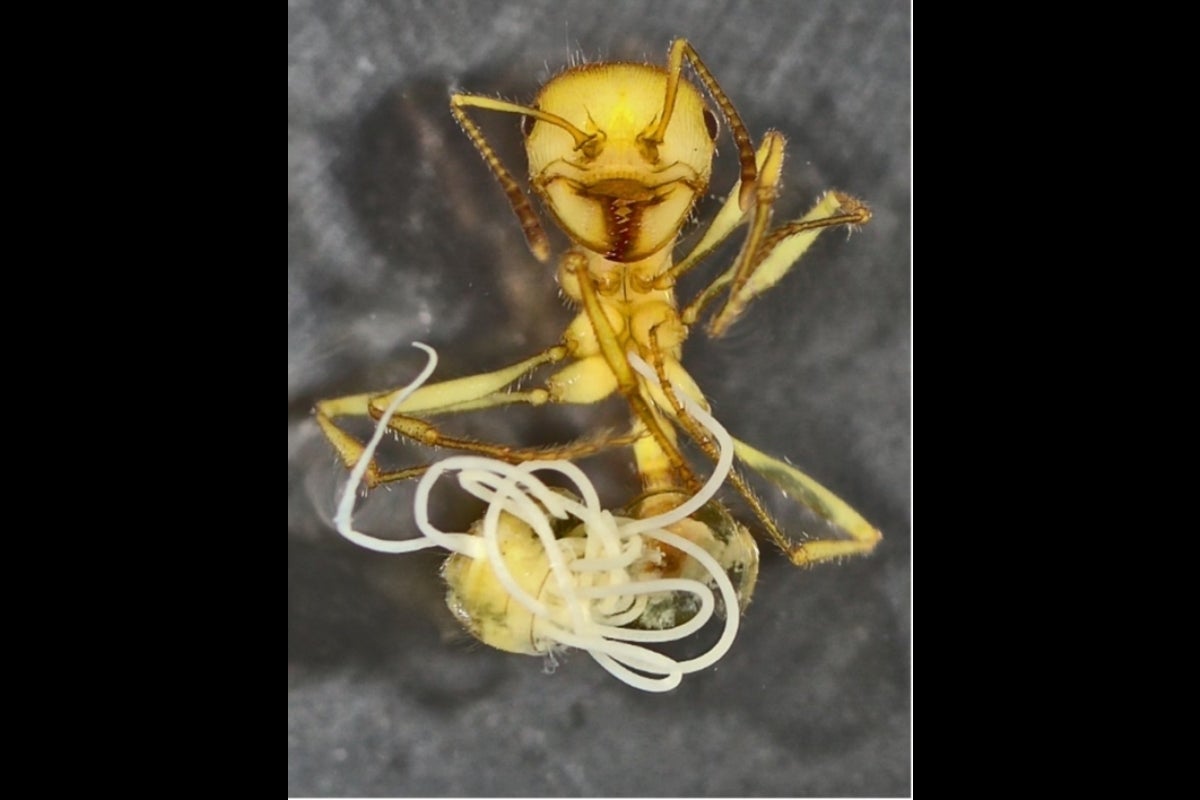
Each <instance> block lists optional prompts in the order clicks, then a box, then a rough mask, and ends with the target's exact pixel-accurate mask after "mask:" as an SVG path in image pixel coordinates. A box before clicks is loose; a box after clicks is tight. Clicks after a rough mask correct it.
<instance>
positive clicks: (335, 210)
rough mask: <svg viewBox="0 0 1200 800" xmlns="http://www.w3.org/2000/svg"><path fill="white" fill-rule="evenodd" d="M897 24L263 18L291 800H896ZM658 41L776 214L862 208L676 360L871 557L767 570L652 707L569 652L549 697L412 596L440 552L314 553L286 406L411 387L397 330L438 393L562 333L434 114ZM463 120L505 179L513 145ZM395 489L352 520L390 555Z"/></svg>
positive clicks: (903, 223) (858, 15)
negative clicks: (679, 52) (799, 478)
mask: <svg viewBox="0 0 1200 800" xmlns="http://www.w3.org/2000/svg"><path fill="white" fill-rule="evenodd" d="M908 13H909V12H908V8H907V6H906V4H903V3H892V2H878V1H875V2H866V1H865V0H864V1H860V0H842V1H841V2H814V3H800V2H736V3H735V2H730V3H715V2H713V3H697V2H657V3H653V4H649V3H647V4H643V3H624V2H565V3H553V2H521V3H497V4H484V3H473V2H465V0H460V1H459V2H439V3H433V2H399V1H397V2H365V1H363V2H323V1H318V0H308V1H307V2H292V3H289V7H288V792H289V793H290V794H294V795H300V794H325V795H345V794H355V795H413V794H423V795H448V794H489V795H545V794H565V795H597V794H599V795H631V794H632V795H679V794H682V795H723V794H738V795H813V794H816V795H896V794H908V793H909V792H910V789H909V785H910V774H909V727H910V724H909V688H908V687H909V664H910V652H909V642H910V623H909V619H910V611H911V607H910V601H909V597H910V567H909V564H910V559H909V555H910V541H909V514H908V509H909V485H910V483H909V408H908V403H909V395H910V389H909V330H910V319H909V308H910V301H909V242H908V226H909V201H910V185H909V114H910V108H909V88H908V84H909V59H908V42H909V32H908ZM680 35H682V36H687V37H689V38H690V39H691V40H692V41H693V43H694V44H695V45H696V47H697V48H698V49H699V51H700V53H701V55H702V56H703V57H704V58H705V60H706V61H707V63H708V65H709V67H710V68H711V69H712V70H713V72H714V73H715V75H716V76H717V78H718V80H720V81H721V82H722V84H723V86H724V87H725V89H726V91H727V92H728V93H729V95H730V97H731V98H732V99H733V101H734V102H735V103H736V104H737V106H738V108H739V110H740V111H741V113H742V115H743V117H744V118H745V120H746V122H747V124H748V125H749V126H750V128H751V131H752V133H754V134H755V135H756V136H757V135H761V134H762V132H763V131H764V130H765V129H767V128H768V127H775V128H778V129H779V130H781V131H783V132H784V133H785V134H786V135H787V137H788V139H789V157H790V159H789V162H788V164H787V167H786V172H785V175H786V185H785V193H784V196H783V198H782V200H781V202H780V206H779V209H780V211H779V213H780V218H781V219H782V218H787V217H789V216H798V215H799V214H801V213H803V211H804V210H806V208H807V207H808V205H809V204H810V203H811V202H812V201H813V200H814V199H815V198H816V196H817V194H818V193H819V192H820V191H821V190H822V189H825V188H827V187H837V188H840V189H843V190H845V191H848V192H851V193H853V194H855V195H857V196H859V197H862V198H864V199H866V200H867V201H868V202H869V203H870V204H871V205H872V208H873V209H874V212H875V218H874V220H873V221H872V223H871V224H870V225H869V226H867V227H866V228H864V229H863V230H862V232H860V233H858V234H856V235H854V236H852V237H850V238H849V240H847V237H846V236H845V235H844V234H842V233H834V234H831V235H828V236H826V237H823V239H822V240H821V241H820V242H819V243H818V245H817V246H816V247H815V248H814V250H813V252H812V253H811V254H810V255H809V256H808V257H807V258H806V259H805V261H804V262H803V264H802V266H800V267H799V268H797V270H796V271H795V273H794V274H792V275H790V276H789V277H788V278H787V279H786V280H785V281H784V282H783V283H782V284H781V285H780V286H779V287H777V288H776V289H775V290H774V291H773V292H772V293H771V294H770V295H769V296H767V297H765V298H763V299H762V300H760V301H759V302H757V303H756V304H755V305H754V306H753V307H752V309H751V312H750V314H749V315H748V316H747V317H746V318H744V319H742V320H741V321H740V322H739V323H738V324H737V325H736V326H735V327H734V328H733V330H732V331H731V332H730V334H729V336H727V337H726V338H725V339H722V340H720V341H716V342H712V341H708V340H706V339H705V338H704V337H703V335H701V334H700V333H699V332H697V335H696V336H694V337H693V339H692V340H690V341H689V342H688V345H687V353H686V363H687V364H688V366H689V368H690V369H691V370H692V372H693V374H694V375H695V376H696V378H697V379H698V381H699V382H700V385H701V386H702V387H704V389H705V391H706V392H707V393H708V396H709V397H710V399H711V400H712V402H713V405H714V408H715V411H716V414H717V416H718V418H720V419H721V420H722V421H723V422H724V423H725V424H726V425H727V426H729V428H730V429H731V430H732V431H733V432H734V434H735V435H737V436H739V437H741V438H744V439H745V440H747V441H749V442H751V443H753V444H756V445H758V446H759V447H761V448H763V449H765V450H768V451H770V452H772V453H774V454H777V455H781V456H784V455H785V456H787V457H789V458H790V459H791V460H792V461H793V462H794V463H796V464H798V465H800V466H802V467H803V468H805V469H807V470H808V471H809V472H810V473H811V474H813V475H814V476H815V477H817V478H818V479H820V480H822V481H824V482H825V483H826V484H827V485H829V486H830V487H831V488H833V489H834V490H835V491H837V492H839V493H840V494H841V495H842V496H843V497H844V498H845V499H846V500H848V501H849V502H851V503H852V504H853V505H855V506H856V507H857V508H858V509H859V510H861V511H862V512H863V514H864V515H865V516H866V517H867V518H868V519H870V520H871V521H872V522H874V523H875V524H876V525H878V526H879V527H880V528H882V529H883V531H884V534H885V536H886V539H885V541H884V543H883V544H882V546H881V547H880V548H879V550H878V551H877V552H876V554H875V555H874V556H872V557H870V558H868V559H861V560H858V561H854V562H848V563H845V564H841V565H830V566H825V567H821V568H818V569H814V570H811V571H807V572H802V571H798V570H795V569H793V568H791V567H790V566H789V565H787V564H786V562H784V560H783V559H782V558H781V557H780V556H779V555H778V554H777V553H775V552H774V551H771V550H769V549H764V565H763V571H762V577H761V580H760V584H759V590H758V594H757V596H756V598H755V602H754V604H753V605H752V606H751V607H750V608H749V610H748V611H747V614H746V616H745V618H744V625H743V629H742V632H741V634H740V636H739V638H738V640H737V642H736V643H735V644H734V647H733V650H732V652H731V653H730V654H729V655H728V657H727V658H726V659H725V660H724V661H722V662H721V663H720V664H719V665H718V666H717V667H716V668H715V669H711V670H708V671H706V672H704V673H701V674H698V675H693V676H689V677H687V678H685V680H684V683H683V686H682V687H680V688H679V689H677V690H675V691H673V692H671V693H669V694H666V695H650V694H643V693H641V692H638V691H635V690H632V689H630V688H628V687H626V686H624V685H623V684H620V683H618V682H617V681H616V680H614V679H613V678H611V677H610V676H609V675H608V674H607V673H605V672H603V671H602V670H601V669H600V668H599V667H598V666H597V665H596V664H594V663H593V662H592V661H591V659H590V658H589V657H588V656H586V655H585V654H579V653H575V654H573V655H571V656H570V657H568V658H567V660H566V661H565V663H563V664H562V665H560V666H559V668H558V670H557V671H556V672H555V673H554V674H544V672H543V665H542V663H541V662H539V661H538V660H537V659H533V658H527V657H520V656H510V655H505V654H503V653H499V652H495V651H492V650H491V649H489V648H485V647H482V646H479V645H476V644H473V643H472V642H471V640H469V639H468V638H467V637H465V636H464V635H463V634H462V633H461V632H459V631H458V630H457V628H456V626H455V624H454V621H453V620H452V619H451V618H450V616H449V612H448V611H446V609H445V607H444V605H443V604H442V602H441V593H442V588H441V586H440V583H439V578H438V576H437V568H438V564H439V558H438V556H437V555H436V554H434V553H422V554H416V555H408V556H383V555H378V554H374V553H370V552H366V551H363V550H360V549H358V548H356V547H354V546H353V545H351V544H349V543H347V542H345V541H343V540H342V539H340V538H339V537H338V536H337V534H336V533H334V532H333V531H332V530H331V529H330V527H329V524H328V519H329V517H330V516H331V514H332V507H333V504H334V492H335V489H336V487H337V485H338V480H339V479H340V478H341V476H342V473H341V472H340V471H339V470H338V469H337V468H336V467H335V465H334V463H333V459H332V457H331V455H330V453H329V451H328V449H327V448H326V447H325V446H324V444H323V442H322V441H321V440H320V438H319V434H318V432H317V430H316V426H315V424H314V423H313V422H312V420H311V418H310V416H309V411H310V409H311V407H312V405H313V403H314V401H316V400H317V399H320V398H322V397H330V396H335V395H338V394H344V393H350V392H358V391H365V390H368V389H377V388H381V387H385V386H389V385H394V384H397V383H403V382H404V381H406V380H408V379H409V378H410V377H411V376H412V375H413V374H414V372H415V371H416V370H417V369H418V368H419V367H420V365H421V364H422V363H423V362H422V358H421V357H420V356H419V354H417V353H416V352H415V351H413V350H412V349H411V348H410V346H409V343H410V342H411V341H412V340H414V339H419V340H422V341H425V342H428V343H430V344H432V345H434V346H435V347H437V348H438V350H439V351H440V353H441V354H442V366H441V368H440V370H439V373H438V374H439V375H441V376H455V375H461V374H467V373H469V372H473V371H478V370H485V369H493V368H496V367H499V366H501V365H504V364H506V363H510V362H511V361H513V360H516V359H517V358H520V357H522V356H524V355H527V354H530V353H532V352H534V351H536V350H538V349H540V348H542V347H544V346H546V345H548V344H550V343H552V342H554V341H555V340H556V339H557V337H558V335H559V333H560V332H561V330H562V327H563V325H564V324H565V323H566V321H567V320H568V319H569V317H570V312H569V310H567V309H566V308H565V307H564V306H563V305H562V303H561V302H560V301H559V299H558V296H557V292H556V287H555V285H554V280H553V278H552V270H551V268H550V267H547V266H545V265H540V264H538V263H537V262H535V261H534V260H533V258H532V257H531V256H530V255H529V254H528V252H527V251H526V249H525V246H524V243H523V241H522V239H521V236H520V232H519V230H518V227H517V225H516V223H515V221H514V219H513V218H512V215H511V213H510V212H509V210H508V208H507V206H506V204H505V202H504V199H503V197H502V195H501V193H500V192H499V190H498V189H497V188H496V186H495V185H494V184H493V182H492V181H491V178H490V176H489V174H488V172H487V170H486V169H485V167H484V165H483V163H482V162H481V161H480V160H479V158H478V156H477V155H476V154H475V152H474V150H473V149H472V148H471V145H470V143H469V142H468V141H467V140H466V138H465V137H464V136H463V135H462V134H461V133H460V132H459V130H458V129H457V127H456V126H455V125H454V123H453V121H452V120H451V117H450V115H449V112H448V111H447V107H446V95H447V91H448V89H449V88H450V87H451V86H456V87H461V88H463V89H466V90H469V91H472V92H478V93H485V94H497V95H503V96H505V97H509V98H512V99H519V100H528V99H529V98H530V97H531V96H532V94H533V92H534V91H535V90H536V88H537V86H538V85H539V84H540V83H541V82H542V81H544V80H545V79H546V78H547V77H549V76H550V75H551V74H553V72H555V71H557V70H558V69H559V68H561V67H562V66H563V65H564V64H565V63H566V62H567V60H568V57H569V55H570V54H571V53H572V52H577V51H582V52H583V53H584V54H585V55H586V56H588V57H589V58H592V59H595V58H596V57H598V56H603V57H607V58H612V59H626V60H630V59H643V58H644V59H648V60H653V61H656V62H660V63H661V62H662V60H663V58H664V56H665V53H666V49H667V45H668V43H669V41H670V40H671V39H672V38H673V37H675V36H680ZM479 119H481V122H482V124H483V125H484V127H485V129H486V130H487V131H488V132H489V134H490V135H492V136H493V137H494V138H495V139H496V141H497V143H498V146H499V148H500V151H501V155H502V156H503V157H504V158H506V159H508V160H509V161H510V163H513V164H514V165H515V170H514V171H515V172H517V173H518V174H521V173H522V172H523V164H522V161H521V154H520V150H519V140H518V137H517V136H516V133H515V129H516V125H515V120H514V119H512V118H507V117H504V116H503V115H479ZM720 150H721V157H720V158H719V159H718V169H717V173H716V176H715V178H714V185H713V191H714V193H717V194H721V195H723V194H724V193H725V191H726V190H727V188H728V186H729V185H731V184H732V182H733V180H734V179H735V177H736V172H735V169H734V166H735V165H734V159H733V158H732V156H731V153H732V151H733V148H732V146H731V144H730V143H729V141H728V139H724V140H723V141H722V142H721V143H720ZM703 210H704V211H711V204H710V205H707V206H705V208H704V209H703ZM554 235H556V236H557V234H556V233H555V234H554ZM690 235H691V236H693V237H694V236H695V231H694V230H692V231H691V232H690ZM555 242H556V245H561V243H562V240H561V238H558V239H555ZM728 258H729V254H727V253H726V254H725V255H723V256H722V257H721V258H719V259H718V262H720V263H714V264H710V265H708V269H707V270H706V272H707V274H709V275H711V274H715V270H716V269H718V268H719V267H720V264H721V263H727V260H728ZM692 290H693V291H694V285H692ZM597 419H602V420H603V421H604V422H606V423H607V424H614V423H616V422H619V420H620V408H619V406H613V405H609V406H605V407H603V408H600V409H589V410H583V411H576V412H563V411H559V412H554V413H551V412H546V411H543V410H536V411H534V410H510V411H504V412H499V413H496V414H491V415H487V416H486V417H485V418H484V419H481V420H476V421H471V422H469V423H467V424H466V428H465V430H468V431H471V432H473V433H475V434H477V435H485V436H488V437H491V438H497V439H500V440H504V441H519V442H525V443H533V442H551V441H558V440H563V439H566V438H569V437H571V436H573V435H575V434H577V433H578V432H579V431H581V430H586V429H588V427H589V426H592V425H594V424H596V420H597ZM389 453H390V454H391V455H392V456H394V457H395V458H394V461H396V462H397V463H402V462H404V461H405V459H406V458H407V459H409V461H410V462H411V461H414V460H416V459H417V458H419V455H417V454H415V453H413V452H412V451H407V452H406V451H404V450H403V449H402V448H399V447H398V446H396V445H394V444H393V445H392V446H391V448H390V450H389ZM626 461H627V459H626V458H623V457H616V458H612V459H607V460H600V461H591V462H586V463H585V466H587V468H588V469H589V471H590V472H592V473H593V474H595V475H596V477H597V478H598V479H604V480H605V481H606V483H605V485H604V491H605V492H606V494H607V495H608V496H609V497H611V498H612V499H613V500H614V501H616V502H615V504H619V502H620V501H621V500H622V499H623V498H624V497H627V496H628V495H629V494H630V493H631V491H632V487H631V485H630V484H629V483H628V482H627V481H628V478H629V476H628V472H627V469H628V468H627V466H626ZM410 493H411V489H410V488H400V489H397V490H395V491H393V492H391V493H384V492H380V493H377V494H376V495H375V496H373V497H372V498H371V500H370V502H367V503H365V504H364V508H363V511H362V517H361V519H362V527H365V528H367V529H368V530H374V531H378V532H389V533H390V532H394V533H395V534H397V535H405V534H406V533H410V532H411V531H412V522H411V511H410V507H409V503H408V500H409V497H410ZM777 507H778V508H780V509H782V510H784V511H786V507H785V506H777ZM477 512H478V510H477V509H475V508H470V507H466V506H463V507H460V508H454V509H449V510H446V509H443V513H442V516H441V517H440V519H441V520H442V521H443V522H445V523H446V524H447V525H455V524H458V525H465V524H466V523H467V522H468V521H469V520H470V518H471V517H472V516H473V515H474V514H476V513H477ZM784 516H785V521H786V520H787V519H788V515H787V514H786V513H785V515H784Z"/></svg>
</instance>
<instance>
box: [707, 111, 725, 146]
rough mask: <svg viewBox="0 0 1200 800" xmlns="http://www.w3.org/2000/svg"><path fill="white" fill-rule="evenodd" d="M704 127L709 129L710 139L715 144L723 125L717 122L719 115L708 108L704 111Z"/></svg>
mask: <svg viewBox="0 0 1200 800" xmlns="http://www.w3.org/2000/svg"><path fill="white" fill-rule="evenodd" d="M704 127H706V128H708V138H710V139H712V140H713V141H714V142H715V141H716V140H717V134H718V133H720V132H721V123H720V121H719V120H717V115H716V114H714V113H713V112H712V111H710V110H709V109H707V108H706V109H704Z"/></svg>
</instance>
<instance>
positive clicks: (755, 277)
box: [683, 191, 871, 337]
mask: <svg viewBox="0 0 1200 800" xmlns="http://www.w3.org/2000/svg"><path fill="white" fill-rule="evenodd" d="M870 219H871V210H870V209H869V208H867V206H866V204H865V203H863V202H862V201H861V200H858V199H856V198H854V197H851V196H850V195H848V194H843V193H842V192H837V191H831V192H826V193H825V195H824V196H823V197H822V198H821V199H820V200H818V201H817V204H816V205H815V206H813V208H812V210H811V211H809V212H808V213H807V214H805V215H804V216H803V217H801V218H800V219H798V220H796V221H795V222H789V223H787V224H786V225H781V226H779V227H778V228H776V229H775V230H773V231H771V233H770V234H769V235H767V236H766V237H765V238H764V239H763V240H762V242H761V244H760V245H758V247H757V249H756V252H755V253H754V254H753V256H751V257H747V258H745V259H744V260H743V259H740V258H739V263H738V265H737V268H738V272H737V273H736V274H735V275H733V277H732V284H733V285H732V287H731V288H730V290H729V297H728V299H726V301H725V305H724V307H722V308H721V310H720V311H719V312H718V313H717V315H716V316H715V317H713V318H712V320H711V321H710V322H709V324H708V333H709V335H710V336H714V337H716V336H721V335H723V334H724V333H725V331H726V330H728V329H729V326H730V325H731V324H733V322H734V320H736V319H737V318H738V317H739V316H741V314H742V312H743V311H745V309H746V306H747V305H749V303H750V301H751V300H753V299H754V298H755V297H757V296H758V295H760V294H762V293H763V292H765V291H767V290H768V289H770V288H771V287H772V286H774V285H775V284H776V283H778V282H779V281H780V279H781V278H783V276H784V275H786V274H787V272H788V270H790V269H791V268H792V267H793V266H795V264H796V262H797V261H799V260H800V258H801V257H802V256H803V255H804V253H805V252H806V251H807V250H808V248H809V247H810V246H811V245H812V243H813V242H814V241H816V238H817V236H818V235H820V233H821V232H822V231H823V230H825V229H826V228H831V227H834V226H837V225H864V224H866V223H867V222H868V221H869V220H870ZM728 275H729V273H726V274H725V275H722V276H721V277H720V278H718V279H717V281H715V282H714V284H713V286H710V287H709V288H708V289H706V290H705V291H704V292H703V293H702V294H701V295H700V296H699V297H697V298H696V300H694V301H693V302H692V303H691V305H689V306H688V308H687V309H686V310H685V311H684V313H683V316H684V320H685V321H693V322H694V321H695V319H696V317H698V316H699V314H700V312H701V310H702V309H703V307H704V306H705V305H706V304H707V303H708V301H709V300H711V299H712V296H713V294H714V293H715V292H714V287H715V288H716V289H720V288H721V286H718V285H717V284H718V283H721V282H722V281H723V279H725V278H726V277H727V276H728ZM722 286H723V283H722Z"/></svg>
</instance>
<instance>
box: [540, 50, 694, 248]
mask: <svg viewBox="0 0 1200 800" xmlns="http://www.w3.org/2000/svg"><path fill="white" fill-rule="evenodd" d="M522 131H523V132H524V134H525V147H526V152H527V153H528V156H529V174H530V183H531V184H532V186H533V189H534V191H536V192H537V193H538V194H539V195H540V196H541V198H542V200H543V202H544V204H545V206H546V209H547V210H548V211H549V212H550V214H551V215H552V216H553V217H554V219H555V220H556V221H557V222H558V225H559V227H561V228H562V229H563V231H564V232H565V233H566V234H567V235H568V236H570V237H571V239H572V240H573V241H574V242H575V243H576V244H578V245H580V246H582V247H585V248H587V249H588V250H591V251H593V252H597V253H601V254H602V255H604V256H605V257H606V258H610V259H612V260H614V261H622V262H629V261H637V260H640V259H643V258H646V257H647V256H650V255H652V254H654V253H656V252H658V251H660V250H662V249H663V248H664V247H669V246H670V245H671V244H672V243H673V242H674V241H675V238H676V237H677V236H678V234H679V231H680V229H681V228H682V227H683V223H684V221H685V220H686V219H687V217H688V214H689V213H690V212H691V210H692V207H693V206H694V205H695V203H696V200H697V198H699V197H700V196H701V195H703V193H704V192H705V191H706V190H707V188H708V181H709V176H710V175H711V172H712V157H713V151H714V140H715V138H716V135H717V131H718V124H717V117H716V115H715V114H714V113H713V112H712V111H711V110H710V109H709V108H708V107H707V106H706V105H705V103H704V100H703V99H702V98H701V96H700V93H699V92H698V91H697V90H696V89H695V87H693V86H692V85H691V84H689V83H688V82H686V81H683V80H677V81H670V79H669V75H668V72H667V71H666V70H664V69H661V68H659V67H656V66H651V65H645V64H611V63H610V64H589V65H583V66H580V67H575V68H574V69H570V70H568V71H566V72H564V73H562V74H561V75H558V76H556V77H555V78H553V79H552V80H550V82H549V83H547V84H546V85H545V86H544V87H542V90H541V92H539V93H538V96H537V99H536V100H535V101H534V104H533V106H532V107H530V108H529V109H528V110H527V111H526V115H525V118H524V119H523V120H522Z"/></svg>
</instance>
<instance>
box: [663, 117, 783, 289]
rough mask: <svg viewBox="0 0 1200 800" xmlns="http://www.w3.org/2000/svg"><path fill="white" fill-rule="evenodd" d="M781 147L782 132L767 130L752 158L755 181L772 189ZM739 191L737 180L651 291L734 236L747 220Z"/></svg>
mask: <svg viewBox="0 0 1200 800" xmlns="http://www.w3.org/2000/svg"><path fill="white" fill-rule="evenodd" d="M784 144H785V140H784V138H783V135H782V134H781V133H779V132H778V131H767V135H766V136H764V137H763V142H762V144H761V145H759V148H758V154H757V155H756V156H755V158H756V161H757V164H758V173H759V178H758V180H759V182H760V183H761V184H763V185H765V186H767V187H770V188H771V189H775V188H776V187H778V185H779V179H780V176H781V174H782V172H783V147H784ZM741 189H742V182H741V181H740V180H739V181H738V182H737V183H736V184H734V186H733V189H732V190H731V191H730V192H729V196H728V197H726V198H725V203H724V204H723V205H722V206H721V210H720V211H718V212H717V215H716V217H714V218H713V221H712V223H710V224H709V226H708V228H707V229H706V230H705V231H704V235H703V236H702V237H701V238H700V241H699V242H698V243H697V244H696V246H695V247H693V248H692V250H691V252H690V253H688V254H687V256H686V257H684V258H683V259H681V260H680V261H679V263H677V264H675V265H674V266H672V267H671V268H670V269H668V270H665V271H663V272H662V273H660V274H659V275H658V276H656V277H655V279H654V282H653V284H652V285H653V288H655V289H670V288H672V287H673V286H675V283H676V281H677V280H678V278H679V276H680V275H683V274H684V273H686V272H688V271H689V270H691V269H692V268H693V267H695V266H696V265H697V264H699V263H700V262H701V261H702V260H704V259H705V258H707V257H708V256H709V255H710V254H711V253H712V251H713V250H715V249H716V248H717V246H718V245H720V244H721V242H723V241H725V239H726V238H727V237H728V236H729V234H731V233H733V232H734V230H736V229H737V228H738V227H739V226H740V225H742V223H744V222H745V221H746V220H747V219H749V215H748V214H747V213H746V211H744V210H743V209H742V207H741V204H740V200H739V198H740V196H741ZM735 266H736V265H735ZM734 269H735V268H733V267H731V268H730V269H729V270H728V271H727V272H726V273H725V274H724V275H722V276H721V277H720V278H718V279H717V280H716V281H714V282H713V285H712V286H710V287H708V289H707V290H706V293H708V292H712V293H714V294H715V293H716V291H717V290H719V289H721V288H722V287H724V286H727V285H728V284H729V282H730V281H731V280H732V279H733V274H734Z"/></svg>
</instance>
